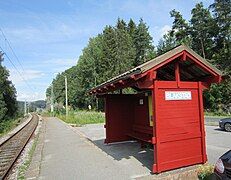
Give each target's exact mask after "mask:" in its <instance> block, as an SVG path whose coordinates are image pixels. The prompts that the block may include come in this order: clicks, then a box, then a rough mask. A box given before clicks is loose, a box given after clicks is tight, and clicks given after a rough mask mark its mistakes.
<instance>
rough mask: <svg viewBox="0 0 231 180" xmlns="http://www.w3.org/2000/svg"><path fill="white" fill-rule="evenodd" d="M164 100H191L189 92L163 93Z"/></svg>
mask: <svg viewBox="0 0 231 180" xmlns="http://www.w3.org/2000/svg"><path fill="white" fill-rule="evenodd" d="M165 100H167V101H174V100H192V94H191V91H165Z"/></svg>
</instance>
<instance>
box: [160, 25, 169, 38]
mask: <svg viewBox="0 0 231 180" xmlns="http://www.w3.org/2000/svg"><path fill="white" fill-rule="evenodd" d="M170 30H171V26H169V25H164V26H163V27H162V28H161V29H160V36H161V37H162V36H163V35H165V34H166V33H167V32H168V31H170Z"/></svg>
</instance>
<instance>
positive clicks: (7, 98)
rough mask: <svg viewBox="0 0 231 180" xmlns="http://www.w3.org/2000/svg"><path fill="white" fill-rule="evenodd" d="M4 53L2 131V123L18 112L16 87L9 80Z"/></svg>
mask: <svg viewBox="0 0 231 180" xmlns="http://www.w3.org/2000/svg"><path fill="white" fill-rule="evenodd" d="M3 55H4V54H3V53H2V52H1V51H0V132H1V128H2V127H1V125H2V123H4V121H8V120H11V119H12V118H14V117H15V116H16V115H17V113H18V111H17V109H18V104H17V100H16V89H15V87H14V85H13V84H12V82H11V81H10V80H9V71H8V70H7V69H6V67H4V66H3V65H2V62H3V60H4V59H3Z"/></svg>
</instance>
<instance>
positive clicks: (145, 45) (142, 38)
mask: <svg viewBox="0 0 231 180" xmlns="http://www.w3.org/2000/svg"><path fill="white" fill-rule="evenodd" d="M133 38H134V45H135V48H136V56H135V61H134V63H133V66H138V65H140V64H142V63H144V62H146V61H147V60H150V59H151V58H153V57H154V56H155V52H154V46H153V44H152V37H151V35H150V34H149V32H148V26H147V25H146V23H145V22H144V21H143V19H140V21H139V24H138V26H137V28H136V30H135V32H134V37H133Z"/></svg>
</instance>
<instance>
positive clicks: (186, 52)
mask: <svg viewBox="0 0 231 180" xmlns="http://www.w3.org/2000/svg"><path fill="white" fill-rule="evenodd" d="M175 60H179V61H180V62H181V63H182V69H183V71H182V73H183V72H184V71H185V72H184V76H185V77H189V74H190V71H191V73H192V72H193V73H194V74H197V76H196V77H197V79H196V80H198V81H202V82H205V83H207V84H211V83H219V82H220V81H221V79H222V72H221V71H220V70H218V69H217V68H216V67H215V66H213V65H212V64H210V63H209V62H208V61H206V60H205V59H204V58H202V57H201V56H200V55H198V54H197V53H195V52H194V51H193V50H192V49H190V48H188V47H187V46H185V45H180V46H178V47H176V48H174V49H172V50H170V51H168V52H166V53H165V54H163V55H160V56H158V57H156V58H154V59H152V60H150V61H148V62H146V63H144V64H141V65H140V66H137V67H135V68H133V69H131V70H129V71H127V72H125V73H123V74H120V75H118V76H116V77H114V78H112V79H110V80H108V81H106V82H104V83H102V84H100V85H98V86H96V87H95V88H93V89H91V90H90V91H89V94H105V93H108V92H111V91H115V90H118V89H123V88H126V87H134V88H137V87H139V86H141V87H142V88H144V89H145V88H149V87H151V85H152V83H149V81H150V82H152V81H153V80H154V79H156V78H157V71H158V70H159V69H162V68H164V67H166V66H167V65H168V64H170V63H172V62H173V61H175ZM188 60H190V61H188ZM186 61H187V62H192V63H190V64H188V65H185V64H186ZM169 68H170V69H171V67H170V66H169ZM189 69H191V70H190V71H189ZM162 74H164V75H165V73H162ZM166 74H167V73H166ZM187 74H188V75H187ZM144 80H145V82H146V83H145V85H142V82H144ZM191 81H194V79H191Z"/></svg>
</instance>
